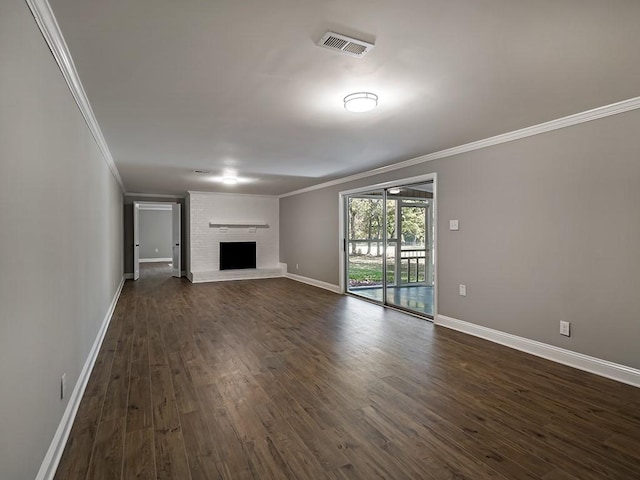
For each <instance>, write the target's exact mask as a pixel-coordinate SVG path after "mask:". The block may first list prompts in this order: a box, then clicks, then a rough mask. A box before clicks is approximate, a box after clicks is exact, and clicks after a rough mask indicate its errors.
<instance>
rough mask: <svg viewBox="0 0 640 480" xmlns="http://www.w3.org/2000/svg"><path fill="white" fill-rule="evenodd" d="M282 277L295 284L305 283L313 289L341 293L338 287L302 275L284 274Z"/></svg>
mask: <svg viewBox="0 0 640 480" xmlns="http://www.w3.org/2000/svg"><path fill="white" fill-rule="evenodd" d="M284 276H285V277H286V278H290V279H291V280H295V281H296V282H300V283H306V284H307V285H313V286H314V287H319V288H324V289H325V290H329V291H330V292H333V293H342V292H341V291H340V286H339V285H334V284H332V283H327V282H322V281H320V280H316V279H315V278H309V277H303V276H302V275H296V274H295V273H289V272H287V273H285V274H284Z"/></svg>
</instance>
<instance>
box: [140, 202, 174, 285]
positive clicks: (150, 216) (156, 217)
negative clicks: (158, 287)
mask: <svg viewBox="0 0 640 480" xmlns="http://www.w3.org/2000/svg"><path fill="white" fill-rule="evenodd" d="M180 216H181V212H180V204H178V203H168V202H133V272H134V273H133V279H134V280H138V279H139V278H140V276H143V277H162V276H166V277H170V276H173V277H180V276H181V273H182V272H181V258H180V256H181V252H180Z"/></svg>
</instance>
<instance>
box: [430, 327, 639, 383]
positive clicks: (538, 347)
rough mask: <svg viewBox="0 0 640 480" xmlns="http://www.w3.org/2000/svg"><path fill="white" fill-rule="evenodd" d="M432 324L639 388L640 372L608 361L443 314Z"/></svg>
mask: <svg viewBox="0 0 640 480" xmlns="http://www.w3.org/2000/svg"><path fill="white" fill-rule="evenodd" d="M435 324H436V325H440V326H442V327H447V328H451V329H453V330H458V331H459V332H463V333H467V334H469V335H473V336H474V337H480V338H484V339H485V340H489V341H490V342H494V343H499V344H500V345H505V346H507V347H511V348H514V349H516V350H520V351H522V352H526V353H530V354H531V355H535V356H537V357H542V358H546V359H547V360H551V361H553V362H557V363H561V364H563V365H568V366H569V367H573V368H577V369H579V370H584V371H586V372H590V373H594V374H596V375H600V376H601V377H606V378H610V379H611V380H616V381H618V382H622V383H626V384H628V385H633V386H634V387H640V370H637V369H635V368H632V367H627V366H626V365H620V364H618V363H613V362H609V361H608V360H602V359H600V358H596V357H590V356H589V355H584V354H582V353H578V352H573V351H571V350H566V349H564V348H560V347H555V346H553V345H549V344H546V343H542V342H537V341H535V340H529V339H528V338H524V337H518V336H516V335H512V334H510V333H505V332H501V331H499V330H494V329H492V328H487V327H483V326H480V325H475V324H473V323H469V322H465V321H463V320H458V319H455V318H451V317H447V316H445V315H438V316H437V317H436V319H435Z"/></svg>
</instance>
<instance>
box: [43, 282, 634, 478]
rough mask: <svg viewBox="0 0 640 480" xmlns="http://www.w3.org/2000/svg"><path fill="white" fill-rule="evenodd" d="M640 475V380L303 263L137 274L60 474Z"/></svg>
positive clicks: (116, 318) (108, 338) (107, 342)
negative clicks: (232, 272) (496, 338)
mask: <svg viewBox="0 0 640 480" xmlns="http://www.w3.org/2000/svg"><path fill="white" fill-rule="evenodd" d="M85 478H88V479H107V480H116V479H120V478H127V479H133V478H140V479H152V478H158V479H180V480H185V479H193V480H200V479H218V478H222V479H272V478H274V479H275V478H278V479H280V478H283V479H325V478H326V479H362V480H372V479H433V480H443V479H458V480H460V479H468V480H478V479H488V478H491V479H502V480H504V479H509V480H514V479H544V480H568V479H581V480H602V479H638V478H640V389H638V388H634V387H631V386H626V385H623V384H619V383H616V382H613V381H610V380H607V379H604V378H600V377H597V376H594V375H591V374H588V373H584V372H580V371H578V370H574V369H571V368H568V367H564V366H562V365H558V364H555V363H552V362H549V361H545V360H542V359H539V358H536V357H533V356H530V355H526V354H524V353H520V352H517V351H514V350H511V349H509V348H506V347H502V346H499V345H495V344H492V343H490V342H487V341H483V340H480V339H477V338H474V337H470V336H467V335H464V334H461V333H458V332H454V331H451V330H447V329H444V328H440V327H434V325H433V324H431V323H429V322H426V321H424V320H419V319H417V318H414V317H411V316H408V315H404V314H402V313H399V312H395V311H393V310H385V309H383V308H380V307H378V306H376V305H372V304H370V303H367V302H364V301H361V300H358V299H356V298H352V297H348V296H340V295H335V294H332V293H329V292H326V291H324V290H320V289H316V288H314V287H310V286H307V285H304V284H300V283H296V282H294V281H291V280H287V279H271V280H256V281H241V282H224V283H209V284H198V285H192V284H190V283H189V282H188V281H186V280H184V279H177V278H170V277H151V278H143V279H141V280H139V281H137V282H132V281H127V283H126V285H125V287H124V290H123V293H122V296H121V298H120V301H119V303H118V306H117V308H116V312H115V314H114V318H113V320H112V322H111V325H110V327H109V330H108V332H107V334H106V338H105V341H104V344H103V346H102V349H101V351H100V354H99V357H98V359H97V363H96V365H95V368H94V370H93V373H92V375H91V379H90V381H89V384H88V387H87V390H86V392H85V395H84V397H83V400H82V404H81V406H80V410H79V412H78V415H77V417H76V421H75V423H74V426H73V430H72V432H71V436H70V438H69V441H68V443H67V447H66V449H65V452H64V455H63V457H62V461H61V463H60V466H59V468H58V472H57V475H56V479H60V480H70V479H85Z"/></svg>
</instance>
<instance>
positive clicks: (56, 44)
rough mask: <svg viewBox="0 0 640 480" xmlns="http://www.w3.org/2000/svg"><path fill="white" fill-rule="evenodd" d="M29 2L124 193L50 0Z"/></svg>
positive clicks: (43, 34) (116, 169)
mask: <svg viewBox="0 0 640 480" xmlns="http://www.w3.org/2000/svg"><path fill="white" fill-rule="evenodd" d="M26 2H27V5H28V6H29V8H30V9H31V13H32V14H33V17H34V18H35V20H36V23H37V24H38V27H39V28H40V31H41V32H42V36H43V37H44V39H45V40H46V42H47V44H48V45H49V48H50V49H51V53H52V54H53V57H54V58H55V60H56V62H57V63H58V67H60V71H61V72H62V75H63V77H64V79H65V81H66V82H67V85H69V89H70V90H71V94H72V95H73V98H74V99H75V101H76V104H77V105H78V108H79V109H80V112H81V113H82V116H83V117H84V120H85V122H87V126H88V127H89V130H90V131H91V134H92V135H93V138H94V139H95V141H96V143H97V144H98V148H99V149H100V152H101V153H102V157H103V158H104V161H105V162H106V164H107V166H108V167H109V170H111V173H112V174H113V176H114V177H115V178H116V180H117V181H118V183H119V184H120V188H121V189H122V191H123V192H125V191H126V190H125V188H124V183H123V182H122V177H120V172H119V171H118V167H116V164H115V162H114V161H113V157H112V156H111V152H110V151H109V146H108V145H107V142H106V140H105V139H104V136H103V135H102V130H100V125H99V124H98V121H97V120H96V117H95V115H94V113H93V109H92V108H91V104H90V103H89V99H88V98H87V94H86V93H85V91H84V87H83V86H82V82H81V81H80V77H79V75H78V72H77V70H76V67H75V65H74V63H73V59H72V58H71V53H70V52H69V48H68V47H67V43H66V42H65V41H64V37H63V36H62V32H61V31H60V26H59V25H58V22H57V20H56V17H55V15H54V14H53V11H52V10H51V5H49V2H48V1H47V0H26Z"/></svg>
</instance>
